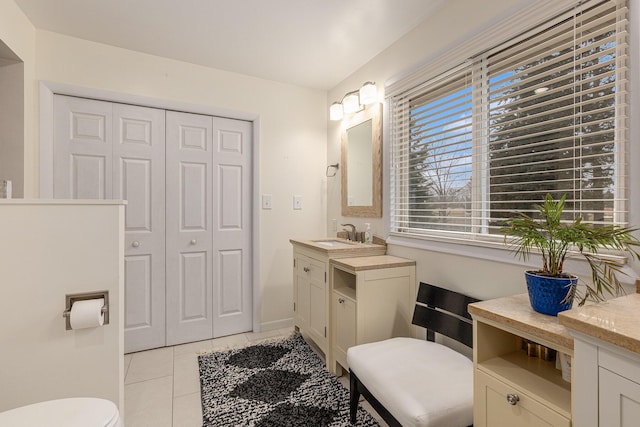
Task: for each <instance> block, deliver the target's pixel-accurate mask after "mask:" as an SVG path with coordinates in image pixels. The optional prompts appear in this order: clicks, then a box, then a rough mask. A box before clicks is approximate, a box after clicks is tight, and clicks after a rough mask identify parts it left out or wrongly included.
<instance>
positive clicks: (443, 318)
mask: <svg viewBox="0 0 640 427" xmlns="http://www.w3.org/2000/svg"><path fill="white" fill-rule="evenodd" d="M476 301H478V300H477V299H475V298H471V297H468V296H466V295H462V294H460V293H457V292H453V291H450V290H447V289H443V288H439V287H437V286H433V285H429V284H426V283H420V287H419V290H418V297H417V303H416V307H415V310H414V313H413V324H414V325H418V326H422V327H424V328H427V340H426V341H425V340H420V339H415V338H391V339H388V340H385V341H380V342H374V343H369V344H362V345H358V346H354V347H351V348H349V350H348V352H347V362H348V364H349V371H350V374H349V375H350V389H351V390H350V391H351V396H350V414H351V422H352V423H355V422H356V412H357V407H358V400H359V398H360V395H362V396H364V397H365V398H366V399H367V401H369V403H370V404H371V406H373V408H374V409H375V410H376V411H377V412H378V414H380V416H381V417H382V418H383V419H384V420H385V421H386V422H387V423H388V424H389V425H390V426H403V427H413V426H428V427H464V426H470V425H472V424H473V362H472V361H471V360H470V359H469V358H467V357H466V356H464V355H462V354H461V353H458V352H456V351H454V350H452V349H451V348H449V347H447V346H444V345H442V344H438V343H436V342H434V337H435V333H434V332H437V333H439V334H442V335H446V336H448V337H450V338H453V339H455V340H457V341H459V342H461V343H463V344H465V345H466V346H468V347H471V346H472V344H473V328H472V323H471V316H470V315H469V312H468V311H467V305H468V304H470V303H472V302H476Z"/></svg>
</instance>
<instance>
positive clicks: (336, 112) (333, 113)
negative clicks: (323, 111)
mask: <svg viewBox="0 0 640 427" xmlns="http://www.w3.org/2000/svg"><path fill="white" fill-rule="evenodd" d="M342 116H343V114H342V104H340V103H339V102H338V101H336V102H334V103H333V104H331V107H329V120H342Z"/></svg>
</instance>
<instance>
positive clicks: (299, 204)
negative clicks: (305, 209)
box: [293, 196, 302, 210]
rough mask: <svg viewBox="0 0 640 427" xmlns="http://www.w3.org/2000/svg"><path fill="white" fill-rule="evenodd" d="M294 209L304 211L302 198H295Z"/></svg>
mask: <svg viewBox="0 0 640 427" xmlns="http://www.w3.org/2000/svg"><path fill="white" fill-rule="evenodd" d="M293 209H296V210H300V209H302V196H293Z"/></svg>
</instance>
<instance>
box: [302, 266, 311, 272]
mask: <svg viewBox="0 0 640 427" xmlns="http://www.w3.org/2000/svg"><path fill="white" fill-rule="evenodd" d="M303 270H304V272H305V273H308V272H310V271H311V270H309V267H304V268H303Z"/></svg>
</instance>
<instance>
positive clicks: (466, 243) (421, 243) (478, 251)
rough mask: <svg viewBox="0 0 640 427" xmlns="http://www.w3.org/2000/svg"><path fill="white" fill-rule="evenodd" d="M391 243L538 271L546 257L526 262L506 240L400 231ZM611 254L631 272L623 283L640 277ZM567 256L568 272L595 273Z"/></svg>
mask: <svg viewBox="0 0 640 427" xmlns="http://www.w3.org/2000/svg"><path fill="white" fill-rule="evenodd" d="M387 245H396V246H401V247H405V248H411V249H418V250H425V251H431V252H438V253H444V254H449V255H454V256H461V257H470V258H477V259H482V260H486V261H492V262H499V263H504V264H511V265H517V266H521V267H523V268H526V269H534V270H535V269H538V268H539V267H540V265H541V264H542V257H541V256H540V255H539V254H537V253H532V254H531V255H530V256H529V258H528V259H527V260H526V261H524V260H522V259H521V258H520V257H519V256H517V255H516V254H515V253H514V251H513V249H512V248H511V247H510V246H509V245H507V244H505V243H502V242H500V243H498V242H490V241H479V240H471V239H463V238H457V237H444V236H416V235H411V236H409V235H403V234H400V233H390V234H389V237H388V238H387ZM608 257H609V258H610V259H612V260H615V261H616V262H617V263H619V264H620V265H621V267H620V268H621V270H622V272H623V273H624V274H627V275H628V276H624V275H620V276H619V279H620V281H621V282H624V283H626V282H629V283H631V281H633V278H635V277H637V276H639V274H638V273H636V272H635V271H634V270H633V268H632V267H633V265H632V264H633V263H629V262H628V260H627V257H626V256H624V255H620V254H611V255H608ZM567 258H568V259H567V262H566V264H567V265H565V267H566V268H565V271H571V272H572V273H573V274H576V275H578V276H583V277H590V276H591V270H590V268H589V265H588V263H587V262H586V260H585V259H584V258H583V257H582V256H581V255H580V254H579V253H577V252H574V253H570V254H568V256H567Z"/></svg>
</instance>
